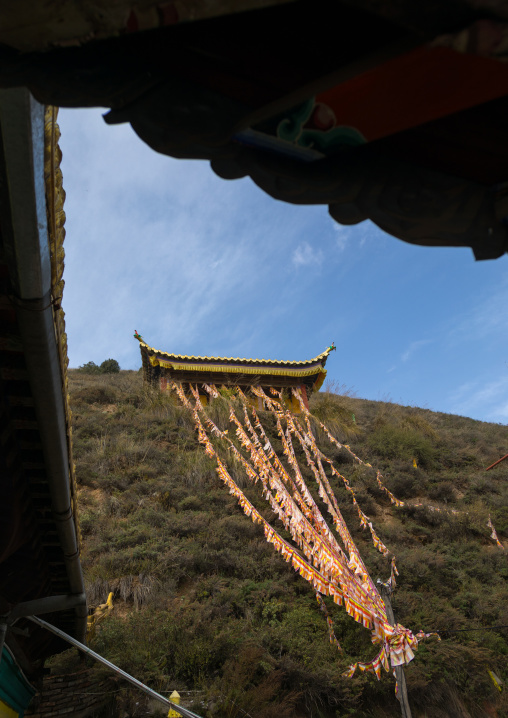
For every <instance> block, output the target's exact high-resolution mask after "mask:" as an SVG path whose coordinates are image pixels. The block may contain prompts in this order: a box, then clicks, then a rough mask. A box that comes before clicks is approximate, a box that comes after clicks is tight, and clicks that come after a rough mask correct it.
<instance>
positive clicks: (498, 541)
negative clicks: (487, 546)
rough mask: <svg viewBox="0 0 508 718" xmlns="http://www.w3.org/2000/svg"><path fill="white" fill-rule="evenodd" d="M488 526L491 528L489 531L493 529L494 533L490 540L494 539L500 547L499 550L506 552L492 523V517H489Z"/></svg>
mask: <svg viewBox="0 0 508 718" xmlns="http://www.w3.org/2000/svg"><path fill="white" fill-rule="evenodd" d="M487 526H488V527H489V529H492V533H491V534H490V538H491V539H494V541H495V542H496V543H497V545H498V546H499V548H502V549H503V551H504V546H503V544H502V543H501V541H500V540H499V538H498V536H497V531H496V529H495V528H494V525H493V523H492V521H491V518H490V516H489V520H488V521H487Z"/></svg>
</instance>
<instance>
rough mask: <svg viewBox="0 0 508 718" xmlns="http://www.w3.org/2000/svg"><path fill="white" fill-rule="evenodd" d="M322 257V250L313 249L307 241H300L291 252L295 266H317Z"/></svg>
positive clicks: (320, 262)
mask: <svg viewBox="0 0 508 718" xmlns="http://www.w3.org/2000/svg"><path fill="white" fill-rule="evenodd" d="M323 259H324V255H323V251H322V250H321V249H314V248H313V247H311V246H310V244H309V243H308V242H301V243H300V244H299V245H298V246H297V248H296V249H295V250H294V252H293V264H294V265H295V266H296V267H310V266H314V267H319V266H320V265H321V264H322V262H323Z"/></svg>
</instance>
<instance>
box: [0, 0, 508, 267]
mask: <svg viewBox="0 0 508 718" xmlns="http://www.w3.org/2000/svg"><path fill="white" fill-rule="evenodd" d="M507 48H508V14H507V12H506V4H505V3H504V2H503V1H502V0H489V2H482V3H479V2H476V1H475V0H440V1H439V2H424V3H416V4H415V3H414V2H413V0H397V1H396V0H388V1H387V2H382V3H381V2H378V1H377V0H354V1H353V0H338V1H337V0H318V1H316V0H294V1H293V2H280V0H242V1H241V2H236V3H229V2H222V1H221V0H210V1H209V2H202V1H198V2H192V3H187V2H184V1H182V0H173V1H172V2H165V3H160V2H157V1H156V0H145V1H144V2H142V3H135V4H133V3H132V2H131V0H119V2H116V3H114V4H113V5H111V3H110V2H108V0H98V1H97V0H94V2H91V0H84V2H82V3H79V5H76V3H75V2H72V1H71V0H64V1H63V2H61V1H60V0H58V1H57V0H50V1H49V2H47V3H45V4H44V6H43V7H41V6H40V3H38V2H37V1H36V0H24V2H19V1H18V0H9V1H8V2H4V3H2V8H1V10H0V87H20V86H24V87H27V88H29V89H30V91H31V92H32V93H33V95H34V96H35V97H36V98H37V99H38V100H39V101H40V102H43V103H48V104H54V105H58V106H62V107H91V106H102V107H105V108H108V109H109V110H110V111H109V112H108V113H107V114H106V115H105V120H106V122H107V123H108V124H110V125H114V124H118V123H125V122H129V123H130V124H131V125H132V128H133V129H134V131H135V132H136V133H137V134H138V135H139V136H140V137H141V139H142V140H143V141H145V142H146V143H147V144H148V145H149V146H150V147H152V148H153V149H154V150H156V151H157V152H161V153H163V154H167V155H170V156H172V157H179V158H189V159H206V160H209V161H210V162H211V166H212V169H213V170H214V171H215V172H216V173H217V174H219V175H220V176H221V177H223V178H225V179H236V178H239V177H245V176H250V177H251V178H252V180H253V181H254V182H255V183H256V184H257V185H259V187H261V188H262V189H263V190H264V191H266V192H267V193H268V194H270V195H271V196H272V197H274V198H276V199H279V200H282V201H285V202H291V203H294V204H325V205H328V208H329V212H330V214H331V216H332V217H333V218H334V219H335V220H336V221H337V222H340V223H342V224H345V225H351V224H356V223H358V222H361V221H363V220H365V219H370V220H372V221H373V222H374V223H375V224H377V225H378V226H379V227H380V228H381V229H383V230H384V231H386V232H388V233H389V234H392V235H394V236H395V237H398V238H399V239H403V240H405V241H407V242H411V243H414V244H422V245H430V246H457V247H462V246H467V247H471V248H472V249H473V252H474V254H475V257H476V258H477V259H490V258H495V257H499V256H501V255H502V254H504V253H505V252H506V251H507V247H508V244H507V240H508V235H507V229H506V222H507V218H508V200H507V187H506V182H507V181H508V175H507V170H506V166H507V158H508V136H507V132H506V119H507V113H508V99H507V95H508V63H507V62H506V61H507V57H508V50H507ZM168 191H169V192H170V191H171V188H168Z"/></svg>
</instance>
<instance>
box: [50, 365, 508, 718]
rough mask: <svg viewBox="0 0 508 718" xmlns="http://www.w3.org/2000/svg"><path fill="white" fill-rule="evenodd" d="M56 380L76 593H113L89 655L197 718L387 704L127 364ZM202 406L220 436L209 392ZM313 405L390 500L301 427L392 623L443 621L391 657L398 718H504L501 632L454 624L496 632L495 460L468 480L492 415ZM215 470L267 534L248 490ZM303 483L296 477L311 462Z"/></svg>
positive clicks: (182, 423)
mask: <svg viewBox="0 0 508 718" xmlns="http://www.w3.org/2000/svg"><path fill="white" fill-rule="evenodd" d="M70 392H71V401H72V409H73V426H74V429H73V439H74V454H75V462H76V468H77V478H78V482H79V486H80V490H79V509H80V521H81V531H82V537H83V553H82V560H83V566H84V571H85V576H86V581H87V590H88V594H89V600H90V602H91V604H93V605H95V604H97V603H101V602H103V601H105V599H106V597H107V594H108V591H109V590H112V591H114V593H115V609H114V611H113V612H112V614H111V615H109V616H108V617H107V619H105V620H104V621H103V622H102V623H101V626H100V628H99V630H98V632H97V636H96V638H95V640H94V644H93V647H94V648H95V649H96V650H98V651H99V652H100V653H102V654H103V655H105V656H106V657H108V658H109V659H111V660H112V661H113V662H115V663H117V664H118V665H120V666H121V667H122V668H124V669H125V670H127V671H129V672H131V673H132V674H134V675H135V676H136V677H138V678H139V679H141V680H143V681H145V682H147V683H148V684H149V685H151V686H152V687H154V688H155V689H157V690H160V691H161V692H168V693H170V692H171V691H172V690H173V689H175V688H176V689H177V690H178V691H179V692H180V693H181V695H182V697H183V698H184V699H185V705H187V706H188V707H190V708H191V709H192V710H195V711H196V712H197V713H199V714H200V715H202V716H206V717H208V716H210V718H211V717H212V716H224V715H225V716H228V717H230V718H236V716H238V717H240V716H243V715H249V716H250V717H251V718H271V717H272V716H274V717H275V716H277V718H283V717H284V716H288V717H289V716H322V717H323V718H328V717H329V716H330V717H332V716H336V717H337V718H340V717H342V716H348V715H354V716H360V717H361V716H392V715H398V714H399V713H400V709H399V707H398V704H397V702H396V701H395V698H394V681H393V678H392V677H391V676H390V675H388V674H385V673H384V672H383V675H382V680H381V681H379V682H378V681H376V679H375V678H374V677H373V676H372V675H366V674H358V673H357V674H356V675H355V677H354V678H352V679H345V678H342V677H341V674H342V673H343V671H344V670H346V668H347V667H348V665H349V664H351V663H352V662H354V661H356V660H368V659H369V658H372V657H373V656H374V651H375V649H374V648H373V646H372V644H371V642H370V633H369V631H367V630H366V629H364V628H362V627H361V626H359V625H358V624H357V623H355V622H354V621H353V620H352V619H351V618H350V617H349V616H348V615H347V614H346V612H345V611H344V609H342V608H340V607H338V606H335V605H334V604H333V602H331V601H330V600H329V599H326V603H327V606H328V609H329V612H330V615H331V616H332V618H333V620H334V622H335V633H336V636H337V638H338V640H339V642H340V644H341V646H342V649H343V653H340V652H338V650H337V648H336V647H335V646H333V645H331V644H330V643H329V641H328V630H327V625H326V620H325V617H324V616H323V614H322V612H321V611H320V610H319V606H318V604H317V602H316V598H315V593H314V591H313V590H312V588H311V586H310V585H309V584H308V583H307V582H306V581H305V580H303V579H302V578H301V577H300V576H298V575H297V574H296V573H295V572H294V570H293V569H292V568H291V567H290V566H289V565H288V564H286V563H285V562H284V561H283V560H282V558H281V557H280V555H279V554H277V553H276V552H275V551H274V550H273V548H272V547H271V546H270V545H269V544H268V543H267V542H266V540H265V538H264V535H263V531H262V529H261V528H260V527H259V526H257V525H255V524H253V523H252V522H251V521H250V519H248V518H247V517H246V516H244V514H243V512H242V510H241V509H240V507H239V506H238V504H237V502H236V500H235V499H234V498H233V497H232V496H230V495H229V493H228V490H227V488H226V487H225V486H224V485H223V484H222V482H221V481H220V480H219V478H218V477H217V474H216V471H215V462H214V461H213V460H212V459H210V458H208V457H207V456H206V454H205V452H204V450H203V448H202V447H201V446H200V445H199V444H198V442H197V438H196V432H195V428H194V422H193V419H192V416H191V415H190V414H189V412H188V411H187V410H186V409H184V408H182V407H180V406H179V405H178V403H177V401H176V399H175V398H173V397H172V396H163V395H161V394H160V393H158V392H153V391H150V390H147V389H146V388H144V387H143V385H142V379H141V375H140V374H138V373H136V372H121V373H120V374H116V375H98V376H93V375H86V374H83V373H81V372H77V371H71V372H70ZM207 411H209V412H210V414H211V415H212V417H213V418H214V421H215V422H216V423H217V424H218V425H219V426H220V427H221V428H222V429H225V428H227V426H228V412H227V408H226V402H225V401H223V400H221V399H218V400H216V401H215V402H212V404H211V406H210V407H209V408H208V409H207ZM311 411H312V412H313V413H314V414H315V415H316V416H317V417H318V418H319V419H320V420H322V421H324V422H325V423H326V424H327V426H328V427H329V428H330V430H331V431H332V432H333V433H334V435H335V436H336V437H337V438H339V439H340V440H342V441H345V442H346V443H349V445H350V446H351V449H352V450H353V451H354V452H355V453H356V454H357V455H358V456H360V457H361V458H362V459H364V460H365V461H366V462H370V463H371V464H372V465H373V466H374V467H376V468H379V469H380V470H381V472H382V474H383V477H384V482H385V484H386V486H387V487H388V488H389V490H390V491H392V492H393V493H394V494H395V496H397V497H398V498H400V499H402V500H404V501H405V502H406V503H405V505H404V506H403V507H400V508H396V507H395V506H393V505H392V503H390V501H389V498H388V496H387V494H386V493H385V492H383V491H382V490H381V489H380V488H379V487H378V485H377V483H376V479H375V472H374V471H373V470H372V469H369V468H368V467H363V466H360V465H358V464H357V463H355V462H354V461H353V459H352V458H351V455H350V454H349V453H348V452H347V451H346V450H344V449H338V448H337V447H334V445H332V444H331V443H330V442H329V441H328V439H327V438H326V436H325V434H324V433H323V432H322V431H321V432H319V433H318V434H317V436H318V440H319V441H318V443H319V447H320V448H321V449H322V451H323V452H324V453H326V454H327V455H328V456H329V457H330V458H332V459H333V460H334V463H335V465H336V466H337V467H338V468H339V470H340V471H341V472H342V473H343V474H344V475H345V476H347V478H348V479H349V481H350V483H351V485H352V486H353V487H354V488H355V491H356V498H357V500H358V503H359V504H360V506H361V507H362V509H363V510H364V511H365V513H367V514H368V515H369V517H370V518H371V519H372V522H373V524H374V526H375V528H376V531H377V533H378V534H379V536H380V538H381V539H382V541H383V542H384V543H385V544H386V545H387V546H388V548H389V549H390V550H391V551H393V553H395V555H396V556H397V565H398V569H399V572H400V576H399V578H398V588H397V590H396V591H395V594H394V597H393V605H394V610H395V616H396V619H397V620H398V621H399V622H400V623H402V624H403V625H404V626H406V627H408V628H410V629H411V630H412V631H413V632H414V633H416V632H417V631H418V630H419V629H423V630H424V631H425V632H430V631H441V632H442V638H443V640H442V641H441V642H437V641H436V640H435V639H430V640H428V641H427V642H425V643H421V644H420V647H419V649H418V651H417V653H416V657H415V660H414V661H413V662H412V663H411V664H410V665H409V667H408V668H407V669H406V677H407V682H408V692H409V697H410V703H411V708H412V710H413V716H414V718H418V717H419V716H421V717H423V716H429V717H430V716H433V717H435V718H439V717H440V716H443V718H444V717H445V716H451V717H452V718H453V717H454V716H457V717H459V716H460V717H461V718H467V717H468V716H471V718H477V717H478V718H480V717H482V716H507V715H508V702H507V697H506V683H505V690H504V691H503V692H499V691H498V689H497V688H496V687H495V685H494V683H493V681H492V680H491V677H490V675H489V672H488V671H489V670H490V671H493V672H494V673H495V674H496V675H497V676H499V677H501V678H502V679H503V680H504V681H506V679H507V673H506V656H507V654H508V630H506V629H504V630H503V629H498V630H490V631H485V630H480V631H462V629H466V628H467V629H473V628H481V627H488V626H498V625H502V626H506V625H508V589H507V583H506V581H507V578H508V566H507V560H506V558H507V557H506V551H503V550H502V549H501V548H499V547H498V546H497V545H496V543H495V542H494V541H493V540H492V539H491V538H490V529H489V528H488V527H487V521H488V518H489V515H490V516H491V518H492V522H493V525H494V526H495V528H496V530H497V533H498V535H499V538H500V539H501V541H503V542H504V543H505V545H507V546H508V544H507V542H506V539H507V537H508V489H507V482H506V477H507V474H508V461H507V462H506V464H500V465H499V466H498V467H496V468H495V469H493V470H491V471H489V472H488V473H485V468H486V466H488V465H489V464H491V463H492V462H493V461H495V460H496V459H497V458H499V457H500V456H502V455H503V454H505V453H506V452H507V450H508V449H507V445H508V444H507V432H506V427H505V426H500V425H492V424H487V423H482V422H477V421H473V420H471V419H466V418H462V417H457V416H451V415H447V414H438V413H434V412H431V411H428V410H423V409H416V408H412V407H401V406H398V405H395V404H390V403H384V402H373V401H365V400H360V399H355V398H352V397H349V396H340V395H335V394H332V393H331V392H322V393H320V394H318V395H317V396H315V397H313V400H312V403H311ZM264 414H265V413H264V412H263V416H262V421H263V425H264V426H265V428H267V431H268V433H269V436H270V439H271V441H272V444H273V446H274V448H276V450H279V449H280V448H281V443H280V440H279V439H278V437H277V434H276V431H275V424H274V422H273V421H272V418H271V417H270V416H269V415H268V414H267V415H266V416H264ZM295 448H296V447H295ZM301 456H302V457H303V452H301ZM413 460H416V464H417V467H416V468H415V467H414V464H413ZM299 461H300V457H299ZM300 464H301V466H302V467H303V466H304V464H305V458H304V457H303V461H301V462H300ZM230 466H231V467H232V472H233V475H234V478H235V480H236V481H237V483H238V484H239V485H240V486H241V487H242V488H243V490H244V491H245V493H246V495H247V496H248V498H249V499H250V501H252V503H254V504H255V506H256V507H257V508H258V510H259V511H260V512H261V514H262V515H263V516H264V517H265V518H266V519H268V520H270V521H271V523H272V525H274V526H276V525H277V521H274V515H273V513H272V510H271V509H270V506H269V505H268V504H267V503H266V502H265V501H264V500H263V498H262V497H261V492H260V490H259V489H258V487H252V486H251V485H250V484H249V482H248V479H247V477H246V475H245V476H244V475H243V472H242V469H241V466H240V465H234V464H231V462H230ZM304 477H305V479H306V481H307V483H308V485H309V487H310V486H311V474H310V471H309V472H308V473H307V474H306V473H305V472H304ZM332 483H333V482H332ZM333 486H334V489H335V492H336V495H337V498H338V501H339V503H340V507H341V511H342V513H343V516H344V519H345V520H346V522H347V524H348V526H349V527H350V530H351V532H352V534H353V537H354V540H355V541H356V543H357V545H358V547H359V549H360V551H361V553H362V556H363V558H364V560H365V563H366V564H367V566H368V568H369V571H370V573H371V575H372V577H373V579H374V580H376V578H378V577H381V578H383V580H386V578H388V576H389V573H390V563H389V561H387V559H385V558H384V557H383V556H381V554H379V553H378V552H376V551H375V549H374V548H373V546H372V542H371V540H370V535H369V534H368V533H367V532H364V531H362V530H361V528H360V525H359V521H358V516H357V513H356V509H355V507H354V506H353V504H352V501H351V497H350V495H349V494H348V493H347V492H346V491H345V489H344V486H343V485H339V483H337V482H335V483H333ZM414 504H422V506H415V505H414ZM429 505H431V506H432V507H435V508H440V509H442V510H441V511H435V510H431V509H430V508H429ZM452 510H455V511H456V513H453V512H452ZM447 631H448V632H449V633H446V632H447ZM452 631H461V632H458V633H452ZM57 660H58V661H60V662H65V654H64V656H63V657H60V658H59V659H57ZM136 703H138V704H139V705H138V706H137V707H136V705H135V704H136ZM115 706H116V708H115V709H114V710H117V711H127V714H128V715H135V714H136V713H137V712H138V713H139V714H140V715H141V714H146V709H145V708H144V703H143V697H142V696H140V695H139V694H137V695H136V694H131V692H130V691H129V690H127V689H126V690H123V691H122V692H121V693H120V694H119V699H117V701H116V704H115ZM110 711H113V708H111V709H110ZM108 715H112V712H110V713H108Z"/></svg>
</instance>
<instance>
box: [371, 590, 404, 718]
mask: <svg viewBox="0 0 508 718" xmlns="http://www.w3.org/2000/svg"><path fill="white" fill-rule="evenodd" d="M378 585H379V592H380V593H381V597H382V599H383V601H384V604H385V608H386V617H387V618H388V623H389V624H390V626H395V616H394V615H393V608H392V602H391V600H390V594H391V590H390V589H389V588H388V586H386V585H385V584H384V583H381V581H378ZM394 670H395V677H396V679H397V688H398V691H397V698H398V700H399V701H400V709H401V711H402V718H411V709H410V707H409V699H408V697H407V686H406V676H405V675H404V667H403V666H394Z"/></svg>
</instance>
